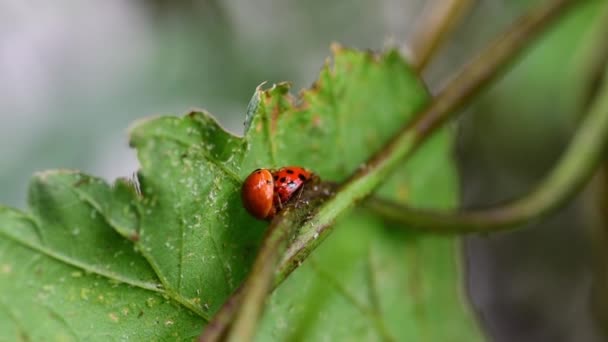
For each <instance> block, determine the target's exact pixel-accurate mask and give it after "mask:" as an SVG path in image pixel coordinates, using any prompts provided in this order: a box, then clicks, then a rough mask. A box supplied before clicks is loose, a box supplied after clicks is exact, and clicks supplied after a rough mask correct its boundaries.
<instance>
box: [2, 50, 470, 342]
mask: <svg viewBox="0 0 608 342" xmlns="http://www.w3.org/2000/svg"><path fill="white" fill-rule="evenodd" d="M334 52H335V53H334V55H335V56H334V62H333V65H329V64H328V65H327V66H325V67H324V68H323V69H322V71H321V74H320V77H319V79H318V81H317V82H316V83H315V84H314V86H313V87H312V88H311V89H309V90H306V91H304V92H302V94H301V95H300V97H299V98H297V99H296V98H294V97H292V96H291V95H290V94H289V93H288V90H289V87H288V85H287V84H279V85H275V86H273V87H271V88H270V89H257V90H256V92H255V94H254V96H253V98H252V100H251V103H250V105H249V108H248V111H247V117H246V124H245V126H246V127H245V134H244V136H243V137H238V136H234V135H232V134H230V133H227V132H226V131H225V130H224V129H223V128H222V127H220V126H219V125H218V124H217V122H216V121H215V120H214V119H213V118H212V117H211V116H210V115H208V114H206V113H204V112H193V113H190V114H188V115H186V116H184V117H172V116H165V117H158V118H153V119H148V120H144V121H141V122H138V123H136V124H135V125H134V127H133V128H132V129H131V132H130V137H131V144H132V146H133V147H135V148H136V149H137V153H138V157H139V161H140V164H141V168H140V170H139V171H138V174H137V182H130V181H126V180H121V179H119V180H117V181H116V182H115V184H114V185H112V186H110V185H108V184H107V183H105V182H104V181H102V180H100V179H98V178H95V177H92V176H88V175H85V174H82V173H80V172H75V171H65V170H64V171H61V170H60V171H49V172H44V173H41V174H38V175H36V177H35V178H34V180H33V181H32V184H31V187H30V194H29V199H30V209H29V211H28V212H27V213H22V212H19V211H17V210H13V209H8V208H2V209H1V211H0V236H1V238H0V245H1V247H0V253H1V254H0V255H2V257H1V259H0V289H1V290H2V291H0V315H3V316H4V317H3V318H4V319H2V320H1V321H2V323H1V324H2V326H3V328H4V329H1V330H0V339H8V340H14V339H18V338H22V339H26V338H29V339H32V340H41V339H42V340H44V339H48V338H49V336H50V337H51V338H50V339H67V340H72V339H73V340H108V339H116V340H125V339H136V340H189V339H191V338H192V337H194V336H196V335H197V333H198V332H200V329H201V328H202V327H203V326H204V322H205V321H206V320H208V319H209V318H210V317H211V316H212V315H213V313H214V312H216V311H217V310H218V308H219V307H220V305H221V304H222V303H223V301H224V300H225V299H226V298H227V297H228V296H229V295H230V293H231V292H232V291H233V290H234V289H235V288H236V287H237V286H238V285H239V284H240V283H241V282H242V281H243V279H244V278H245V276H246V274H247V272H248V270H249V267H250V266H251V262H252V260H253V258H254V256H255V253H256V252H257V250H256V249H257V247H258V244H259V242H260V239H261V236H262V234H263V232H264V229H265V227H266V223H264V222H260V221H256V220H254V219H253V218H252V217H250V216H249V215H248V214H247V213H246V212H245V210H244V209H243V207H242V204H241V203H240V186H241V182H242V180H243V179H244V178H245V177H246V175H247V174H248V173H249V172H251V170H253V169H255V168H258V167H271V168H272V167H279V166H283V165H301V166H304V167H307V168H309V169H311V170H314V171H316V172H317V173H318V174H319V175H320V176H321V177H322V178H323V179H327V180H333V181H341V180H344V179H345V178H346V177H347V176H348V175H349V174H350V173H352V172H353V171H354V170H356V169H357V168H358V167H360V166H361V165H362V163H364V162H365V160H366V159H367V158H368V157H369V156H370V155H372V154H373V153H374V152H376V151H377V150H378V149H380V148H381V146H382V145H383V144H384V143H385V142H386V141H387V140H388V139H389V138H390V137H391V136H392V135H393V134H394V133H396V131H397V129H398V127H400V126H402V125H403V124H405V123H406V122H407V120H408V119H409V118H410V117H411V115H412V114H413V113H415V112H416V111H417V110H419V109H420V108H421V107H422V106H423V105H424V104H425V103H426V101H427V100H428V95H427V92H426V90H425V88H424V87H423V85H422V84H421V83H420V82H419V80H418V79H417V77H416V75H415V74H414V73H413V72H412V71H411V70H410V68H409V67H408V66H407V64H406V63H404V61H403V60H402V59H401V57H400V56H399V55H398V54H397V53H396V52H394V51H392V52H388V53H385V54H372V53H362V52H357V51H352V50H347V49H342V48H339V47H336V48H335V51H334ZM450 146H451V136H450V134H449V132H448V131H443V132H441V133H440V134H438V135H437V136H436V137H434V138H433V139H432V140H431V141H430V142H429V143H428V144H426V145H425V146H423V147H422V149H421V150H420V152H419V153H418V154H417V155H416V156H415V157H414V158H413V160H411V162H408V163H407V164H406V165H404V166H403V167H402V168H401V169H400V170H399V171H398V172H397V173H396V174H395V175H394V177H392V178H391V179H389V180H387V182H386V184H385V186H384V187H383V188H382V189H381V190H380V192H381V193H382V194H383V196H386V197H391V198H393V199H396V200H400V201H402V202H404V203H409V204H411V205H417V206H423V207H448V206H453V205H454V204H455V199H456V197H457V181H456V174H455V171H454V167H453V165H452V162H451V159H450ZM134 183H136V184H134ZM339 225H340V226H339V227H337V233H336V234H335V235H334V236H331V237H330V238H329V239H328V240H327V241H326V242H325V243H324V245H323V246H322V247H321V248H320V249H319V251H318V252H315V255H314V256H313V258H312V259H311V260H310V261H307V262H305V264H304V265H303V267H302V268H300V269H298V270H296V271H295V273H294V274H293V276H292V277H291V278H290V279H288V280H287V281H286V283H285V284H284V285H283V286H281V287H280V288H279V290H278V291H277V292H276V293H275V294H274V295H273V296H272V297H271V304H270V308H269V310H268V311H267V313H266V315H265V317H264V319H263V325H262V326H261V329H260V332H259V335H258V338H259V339H260V340H291V339H294V338H295V339H298V338H299V339H311V340H315V339H317V338H328V339H349V340H352V339H368V338H372V339H399V340H401V339H411V340H425V339H430V340H442V339H443V340H445V339H446V338H447V339H452V338H453V337H454V336H458V337H459V338H460V337H462V340H467V341H470V340H478V339H480V335H479V333H478V332H477V329H476V328H475V325H474V324H473V319H472V316H471V314H470V312H469V311H468V308H467V306H466V304H464V302H463V301H462V300H461V298H460V296H461V291H460V286H461V284H460V282H461V269H460V265H459V264H458V262H457V261H456V260H457V259H458V254H457V249H458V245H457V241H456V239H454V238H449V237H432V236H422V235H414V234H411V233H409V234H408V233H403V232H399V231H398V230H396V229H390V228H389V227H387V225H386V224H385V223H384V222H382V220H380V219H379V218H377V217H374V216H373V215H372V214H370V213H365V212H362V211H360V210H357V212H356V213H352V214H351V215H349V216H348V217H346V218H344V219H343V220H342V221H341V222H340V223H339ZM31 317H35V318H36V319H34V320H32V319H31ZM351 326H352V328H348V329H346V328H345V327H351Z"/></svg>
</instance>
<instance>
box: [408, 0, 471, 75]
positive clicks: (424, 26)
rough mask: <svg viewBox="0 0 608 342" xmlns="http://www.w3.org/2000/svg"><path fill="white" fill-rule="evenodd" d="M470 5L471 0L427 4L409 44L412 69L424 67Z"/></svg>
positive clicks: (438, 1) (438, 0)
mask: <svg viewBox="0 0 608 342" xmlns="http://www.w3.org/2000/svg"><path fill="white" fill-rule="evenodd" d="M472 5H473V1H472V0H448V1H446V0H435V1H431V2H430V3H429V4H428V5H427V7H426V8H425V10H424V14H423V15H422V19H421V20H420V21H419V23H418V24H417V25H416V31H415V32H414V35H413V38H412V39H411V43H410V46H409V50H410V52H411V55H412V56H411V60H410V63H411V65H412V67H413V68H414V69H416V70H418V71H422V70H424V69H425V68H426V66H427V65H428V63H429V62H430V61H431V59H432V58H433V56H435V54H436V52H437V50H438V49H439V48H440V47H441V44H442V43H443V42H444V40H445V39H446V38H447V36H449V34H450V33H451V31H452V30H453V29H454V27H455V26H456V24H458V21H459V19H461V18H462V17H463V15H464V14H465V13H466V12H467V10H469V9H470V7H471V6H472Z"/></svg>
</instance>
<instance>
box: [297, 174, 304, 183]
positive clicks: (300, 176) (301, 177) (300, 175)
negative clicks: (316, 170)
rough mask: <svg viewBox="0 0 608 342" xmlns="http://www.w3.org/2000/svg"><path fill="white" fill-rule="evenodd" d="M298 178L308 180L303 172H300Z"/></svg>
mask: <svg viewBox="0 0 608 342" xmlns="http://www.w3.org/2000/svg"><path fill="white" fill-rule="evenodd" d="M298 178H300V180H301V181H302V182H303V181H305V180H306V177H304V175H303V174H301V173H300V174H298Z"/></svg>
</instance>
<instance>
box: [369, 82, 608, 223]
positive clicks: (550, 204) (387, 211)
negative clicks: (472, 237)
mask: <svg viewBox="0 0 608 342" xmlns="http://www.w3.org/2000/svg"><path fill="white" fill-rule="evenodd" d="M603 84H604V85H603V86H602V87H601V88H600V89H599V93H598V96H596V100H595V101H594V102H593V103H592V104H591V107H590V110H589V112H588V113H587V115H586V117H585V119H584V121H583V122H582V123H581V125H580V127H579V129H578V130H577V133H576V135H575V136H574V138H573V139H572V141H571V143H570V145H569V146H568V148H567V149H566V151H565V152H564V154H563V156H562V157H561V159H560V160H559V162H558V164H557V165H556V166H555V167H554V168H553V169H552V171H551V173H550V174H549V175H548V176H547V177H546V178H545V179H544V180H543V181H542V182H541V183H540V184H539V185H538V186H537V188H536V189H535V190H534V191H532V192H531V193H530V194H528V195H526V196H525V197H522V198H520V199H516V200H513V201H511V202H508V203H505V204H503V205H500V206H497V207H493V208H489V209H485V210H483V209H482V210H476V211H469V212H466V211H465V212H454V213H446V212H435V211H427V210H419V209H413V208H407V207H405V206H403V205H399V204H396V203H394V202H390V201H384V200H381V199H377V198H370V199H369V200H368V201H367V202H366V205H367V206H368V207H369V208H371V209H372V210H374V212H376V213H379V214H381V215H383V216H384V217H386V218H388V219H390V220H393V221H395V222H398V223H402V224H404V225H407V227H408V228H415V229H423V230H424V231H433V232H439V233H467V232H483V233H490V232H495V231H498V230H502V229H509V228H514V227H515V226H517V225H519V224H521V223H525V222H529V221H530V220H532V219H537V218H540V217H543V216H545V215H548V214H550V213H552V212H553V211H555V210H557V209H559V208H560V207H561V206H563V205H564V204H565V203H567V202H568V200H569V199H570V198H571V196H573V195H575V194H576V193H578V192H579V191H580V190H581V189H582V188H583V186H584V185H585V184H586V183H587V182H588V181H589V180H590V178H591V176H592V175H593V173H594V171H595V170H596V169H597V167H598V166H599V165H600V164H601V162H602V160H603V159H604V155H603V153H602V152H603V151H604V148H605V147H606V145H607V144H608V84H606V81H604V82H603Z"/></svg>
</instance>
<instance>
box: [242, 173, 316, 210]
mask: <svg viewBox="0 0 608 342" xmlns="http://www.w3.org/2000/svg"><path fill="white" fill-rule="evenodd" d="M311 176H312V172H310V171H308V170H306V169H304V168H301V167H299V166H288V167H282V168H280V169H278V170H276V171H274V170H268V169H257V170H254V171H253V172H252V173H251V174H249V176H247V178H246V179H245V182H244V183H243V187H242V188H241V198H242V200H243V206H244V207H245V209H247V211H248V212H249V213H250V214H251V215H252V216H254V217H256V218H259V219H262V220H265V219H266V220H269V219H272V218H273V217H274V215H275V214H276V213H277V212H278V211H279V210H281V209H282V208H283V204H284V203H287V201H289V199H290V198H291V197H292V196H293V194H294V193H296V191H298V189H300V188H301V187H302V185H304V183H305V182H306V181H307V180H309V179H310V178H311Z"/></svg>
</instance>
